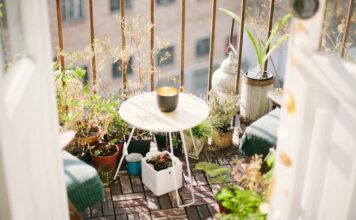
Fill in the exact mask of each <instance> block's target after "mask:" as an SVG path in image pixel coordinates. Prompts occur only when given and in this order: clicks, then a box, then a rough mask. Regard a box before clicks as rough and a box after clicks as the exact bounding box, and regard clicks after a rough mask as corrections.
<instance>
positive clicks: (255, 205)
mask: <svg viewBox="0 0 356 220" xmlns="http://www.w3.org/2000/svg"><path fill="white" fill-rule="evenodd" d="M215 198H216V200H217V201H218V202H220V204H221V205H222V206H223V207H224V208H225V209H226V210H228V211H230V212H231V213H230V214H224V215H220V216H219V219H241V220H242V219H266V216H265V215H264V214H262V213H260V211H259V205H260V204H261V202H262V199H261V197H260V196H259V195H258V194H257V193H256V192H255V191H253V190H243V189H240V188H238V187H234V186H229V187H224V188H222V189H221V190H220V191H219V192H218V193H217V194H216V196H215Z"/></svg>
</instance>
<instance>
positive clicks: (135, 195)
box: [112, 193, 145, 202]
mask: <svg viewBox="0 0 356 220" xmlns="http://www.w3.org/2000/svg"><path fill="white" fill-rule="evenodd" d="M144 198H145V194H143V193H132V194H124V195H115V196H112V200H113V201H114V202H118V201H123V200H132V199H144Z"/></svg>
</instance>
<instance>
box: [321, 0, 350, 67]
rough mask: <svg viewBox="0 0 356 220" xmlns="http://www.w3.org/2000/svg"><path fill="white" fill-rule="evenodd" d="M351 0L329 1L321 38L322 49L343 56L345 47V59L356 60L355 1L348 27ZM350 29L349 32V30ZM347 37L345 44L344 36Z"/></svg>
mask: <svg viewBox="0 0 356 220" xmlns="http://www.w3.org/2000/svg"><path fill="white" fill-rule="evenodd" d="M348 9H349V0H338V1H328V5H327V9H326V13H325V18H324V26H323V33H322V39H321V50H322V51H325V52H328V53H331V54H333V55H336V56H338V57H340V56H341V53H342V49H343V48H344V50H345V52H344V54H345V55H344V57H343V58H344V59H346V60H348V61H353V62H356V42H355V41H356V2H355V1H354V3H353V13H352V15H351V19H350V24H349V28H347V26H348V25H347V14H348ZM347 29H348V32H347ZM345 36H346V37H347V39H346V43H345V45H344V44H343V42H344V37H345Z"/></svg>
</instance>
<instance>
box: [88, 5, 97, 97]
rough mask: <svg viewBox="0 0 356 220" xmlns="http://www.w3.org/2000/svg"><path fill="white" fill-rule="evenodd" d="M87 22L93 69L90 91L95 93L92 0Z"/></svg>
mask: <svg viewBox="0 0 356 220" xmlns="http://www.w3.org/2000/svg"><path fill="white" fill-rule="evenodd" d="M89 24H90V48H91V52H92V58H91V66H92V71H93V79H92V91H93V92H94V93H96V63H95V62H96V61H95V47H94V16H93V0H89Z"/></svg>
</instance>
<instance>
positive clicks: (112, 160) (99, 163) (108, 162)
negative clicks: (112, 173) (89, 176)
mask: <svg viewBox="0 0 356 220" xmlns="http://www.w3.org/2000/svg"><path fill="white" fill-rule="evenodd" d="M106 144H107V143H99V144H97V145H95V146H94V147H93V148H91V149H90V154H91V156H92V158H93V161H94V165H95V167H96V168H100V167H107V168H109V169H112V170H114V169H115V168H116V165H117V159H118V156H119V154H120V153H122V148H123V147H121V152H120V147H119V145H115V146H116V149H117V152H116V153H115V154H113V155H110V156H95V155H94V153H93V152H94V150H95V148H97V147H100V146H103V145H106ZM122 146H123V144H122Z"/></svg>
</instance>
